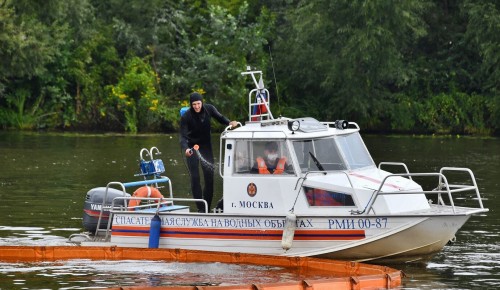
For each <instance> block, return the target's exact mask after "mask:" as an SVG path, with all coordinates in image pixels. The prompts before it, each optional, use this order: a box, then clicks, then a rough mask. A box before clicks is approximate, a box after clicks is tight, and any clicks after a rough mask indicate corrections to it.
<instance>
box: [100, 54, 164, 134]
mask: <svg viewBox="0 0 500 290" xmlns="http://www.w3.org/2000/svg"><path fill="white" fill-rule="evenodd" d="M157 83H158V77H157V75H156V73H155V72H154V71H153V69H152V68H151V66H150V65H149V64H148V63H147V62H145V61H144V60H142V59H140V58H139V57H131V58H130V59H128V60H127V61H126V64H125V72H124V74H123V75H122V76H121V78H120V79H119V80H118V83H117V84H116V85H111V86H109V90H110V98H111V99H112V100H111V102H112V103H114V104H116V108H117V110H118V111H119V112H123V113H124V117H125V120H124V124H125V125H124V128H125V131H127V132H131V133H137V131H138V125H139V121H143V122H146V123H147V122H148V121H149V122H150V121H151V120H150V119H149V118H148V116H150V114H154V112H156V111H157V110H158V103H159V99H158V94H157V92H156V85H157ZM143 125H145V126H144V127H146V125H147V124H143Z"/></svg>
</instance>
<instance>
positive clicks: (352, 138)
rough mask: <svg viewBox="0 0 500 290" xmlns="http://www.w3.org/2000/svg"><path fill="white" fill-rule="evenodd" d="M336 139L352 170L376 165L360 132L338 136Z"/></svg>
mask: <svg viewBox="0 0 500 290" xmlns="http://www.w3.org/2000/svg"><path fill="white" fill-rule="evenodd" d="M335 140H336V141H337V145H338V146H339V147H340V151H341V152H342V155H343V156H344V159H345V160H346V162H347V164H348V167H349V169H351V170H352V169H358V168H363V167H368V166H374V165H375V163H374V162H373V159H372V157H371V156H370V153H369V152H368V150H367V149H366V146H365V143H364V142H363V140H362V139H361V136H360V135H359V133H357V132H356V133H352V134H349V135H340V136H336V137H335Z"/></svg>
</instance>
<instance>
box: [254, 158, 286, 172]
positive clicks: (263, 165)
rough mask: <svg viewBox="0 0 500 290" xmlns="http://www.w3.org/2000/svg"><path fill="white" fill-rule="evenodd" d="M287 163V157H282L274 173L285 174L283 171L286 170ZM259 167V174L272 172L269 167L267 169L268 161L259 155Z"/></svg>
mask: <svg viewBox="0 0 500 290" xmlns="http://www.w3.org/2000/svg"><path fill="white" fill-rule="evenodd" d="M285 164H286V157H281V158H280V159H279V161H278V164H276V169H274V172H273V174H283V172H284V171H285ZM257 167H258V169H259V174H271V172H269V169H267V165H266V161H264V158H262V157H257Z"/></svg>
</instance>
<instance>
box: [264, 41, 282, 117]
mask: <svg viewBox="0 0 500 290" xmlns="http://www.w3.org/2000/svg"><path fill="white" fill-rule="evenodd" d="M267 47H268V48H269V56H270V57H271V66H272V68H273V77H274V87H275V90H276V98H277V99H278V112H279V113H278V115H279V116H281V105H280V94H279V92H278V82H276V74H275V73H274V61H273V54H272V53H271V46H270V45H268V46H267Z"/></svg>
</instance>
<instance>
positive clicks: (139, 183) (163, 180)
mask: <svg viewBox="0 0 500 290" xmlns="http://www.w3.org/2000/svg"><path fill="white" fill-rule="evenodd" d="M158 183H168V189H169V196H170V198H173V192H172V182H171V181H170V179H169V178H168V177H165V176H161V177H160V178H155V179H147V180H141V181H132V182H119V181H112V182H109V183H108V184H107V185H106V190H105V191H104V197H103V199H102V204H101V210H100V212H99V219H98V220H97V227H96V231H95V235H94V236H95V237H97V236H98V234H99V232H103V231H106V235H107V231H108V229H101V228H100V226H101V221H102V218H103V215H104V211H110V216H109V218H108V228H109V227H110V225H109V223H110V221H111V211H112V210H115V206H114V200H113V202H112V203H111V205H107V204H106V201H107V196H108V190H109V188H110V187H112V186H117V187H119V188H120V189H121V190H122V192H123V197H126V194H127V192H126V188H129V187H137V186H142V185H151V184H155V185H157V184H158ZM123 207H124V206H123V205H120V208H123Z"/></svg>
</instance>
